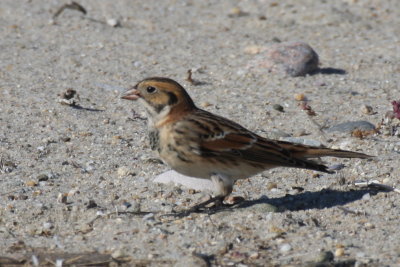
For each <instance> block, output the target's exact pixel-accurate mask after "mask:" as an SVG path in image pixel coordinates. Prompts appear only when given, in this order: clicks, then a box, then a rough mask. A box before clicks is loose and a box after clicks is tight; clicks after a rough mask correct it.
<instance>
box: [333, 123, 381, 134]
mask: <svg viewBox="0 0 400 267" xmlns="http://www.w3.org/2000/svg"><path fill="white" fill-rule="evenodd" d="M355 129H359V130H362V131H372V130H375V125H373V124H372V123H370V122H368V121H349V122H344V123H340V124H337V125H334V126H332V127H330V128H328V129H327V130H326V131H327V132H343V133H351V132H352V131H354V130H355Z"/></svg>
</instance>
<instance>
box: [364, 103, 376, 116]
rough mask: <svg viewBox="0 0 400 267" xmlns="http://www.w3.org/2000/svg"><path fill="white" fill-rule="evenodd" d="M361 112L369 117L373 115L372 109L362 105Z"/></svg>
mask: <svg viewBox="0 0 400 267" xmlns="http://www.w3.org/2000/svg"><path fill="white" fill-rule="evenodd" d="M361 111H362V113H364V114H367V115H371V114H373V113H374V109H373V108H372V107H371V106H368V105H363V106H362V107H361Z"/></svg>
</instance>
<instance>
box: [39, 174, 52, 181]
mask: <svg viewBox="0 0 400 267" xmlns="http://www.w3.org/2000/svg"><path fill="white" fill-rule="evenodd" d="M36 179H37V180H38V181H39V182H43V181H47V180H49V176H48V175H47V174H41V175H39V176H38V177H37V178H36Z"/></svg>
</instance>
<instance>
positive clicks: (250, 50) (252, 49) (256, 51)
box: [244, 45, 262, 55]
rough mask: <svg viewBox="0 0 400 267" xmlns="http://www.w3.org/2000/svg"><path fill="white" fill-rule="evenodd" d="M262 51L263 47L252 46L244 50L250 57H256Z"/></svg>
mask: <svg viewBox="0 0 400 267" xmlns="http://www.w3.org/2000/svg"><path fill="white" fill-rule="evenodd" d="M261 51H262V47H261V46H258V45H250V46H246V47H245V48H244V52H245V53H246V54H249V55H256V54H259V53H260V52H261Z"/></svg>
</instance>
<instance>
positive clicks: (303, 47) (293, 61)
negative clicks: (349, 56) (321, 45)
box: [247, 42, 319, 77]
mask: <svg viewBox="0 0 400 267" xmlns="http://www.w3.org/2000/svg"><path fill="white" fill-rule="evenodd" d="M318 62H319V59H318V54H317V53H316V52H315V51H314V50H313V49H312V48H311V46H309V45H308V44H306V43H302V42H288V43H278V44H273V45H270V46H269V47H266V48H265V49H264V52H263V53H261V54H259V55H257V57H256V58H255V59H254V60H253V61H252V62H250V63H249V64H248V66H247V68H248V69H250V70H253V71H256V72H263V73H266V74H267V73H270V72H274V73H283V74H287V75H290V76H292V77H297V76H304V75H306V74H308V73H311V72H313V71H315V70H317V69H318Z"/></svg>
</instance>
